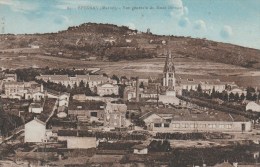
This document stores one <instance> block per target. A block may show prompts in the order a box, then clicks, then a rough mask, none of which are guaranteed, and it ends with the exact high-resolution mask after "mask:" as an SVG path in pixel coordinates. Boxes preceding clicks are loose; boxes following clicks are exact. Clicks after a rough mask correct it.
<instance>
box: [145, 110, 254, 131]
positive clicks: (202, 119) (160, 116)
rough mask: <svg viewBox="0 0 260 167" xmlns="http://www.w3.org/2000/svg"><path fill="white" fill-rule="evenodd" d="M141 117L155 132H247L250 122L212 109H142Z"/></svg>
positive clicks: (250, 128)
mask: <svg viewBox="0 0 260 167" xmlns="http://www.w3.org/2000/svg"><path fill="white" fill-rule="evenodd" d="M143 110H144V111H145V112H144V113H146V114H144V115H143V116H142V117H141V118H142V119H143V121H144V122H145V124H146V126H147V128H148V130H151V131H156V132H178V131H181V132H249V131H251V130H252V123H251V121H250V120H249V119H247V118H245V117H243V116H240V115H233V114H227V113H224V112H216V111H213V110H208V111H204V110H203V111H202V110H191V109H190V110H188V109H173V108H159V109H153V108H151V109H149V108H146V109H145V108H144V109H143Z"/></svg>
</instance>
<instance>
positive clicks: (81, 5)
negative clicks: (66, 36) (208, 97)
mask: <svg viewBox="0 0 260 167" xmlns="http://www.w3.org/2000/svg"><path fill="white" fill-rule="evenodd" d="M0 18H1V24H0V26H1V29H0V33H14V34H25V33H26V34H32V33H46V32H58V31H60V30H66V29H67V28H68V27H69V26H77V25H80V24H82V23H88V22H93V23H109V24H116V25H119V26H121V25H125V26H128V27H129V28H131V29H137V30H139V31H143V32H146V30H147V28H150V30H151V32H152V33H154V34H159V35H175V36H190V37H194V38H207V39H209V40H214V41H219V42H225V43H232V44H237V45H241V46H246V47H250V48H256V49H260V0H0Z"/></svg>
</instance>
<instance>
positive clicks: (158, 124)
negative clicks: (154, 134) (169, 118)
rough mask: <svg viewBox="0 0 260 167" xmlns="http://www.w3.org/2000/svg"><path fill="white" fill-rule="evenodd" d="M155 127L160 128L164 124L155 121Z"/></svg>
mask: <svg viewBox="0 0 260 167" xmlns="http://www.w3.org/2000/svg"><path fill="white" fill-rule="evenodd" d="M154 127H156V128H160V127H162V124H160V123H155V124H154Z"/></svg>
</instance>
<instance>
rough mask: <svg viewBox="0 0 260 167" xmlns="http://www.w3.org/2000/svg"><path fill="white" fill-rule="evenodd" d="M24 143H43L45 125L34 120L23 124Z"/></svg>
mask: <svg viewBox="0 0 260 167" xmlns="http://www.w3.org/2000/svg"><path fill="white" fill-rule="evenodd" d="M24 131H25V134H24V142H25V143H27V142H34V143H37V142H44V141H45V140H46V123H45V122H42V121H40V120H39V119H37V118H35V119H33V120H32V121H30V122H28V123H26V124H25V129H24Z"/></svg>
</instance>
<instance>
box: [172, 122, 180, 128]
mask: <svg viewBox="0 0 260 167" xmlns="http://www.w3.org/2000/svg"><path fill="white" fill-rule="evenodd" d="M172 126H173V127H174V128H179V127H180V124H177V123H175V124H172Z"/></svg>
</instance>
